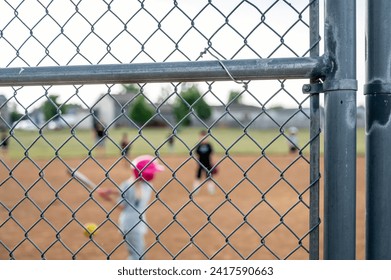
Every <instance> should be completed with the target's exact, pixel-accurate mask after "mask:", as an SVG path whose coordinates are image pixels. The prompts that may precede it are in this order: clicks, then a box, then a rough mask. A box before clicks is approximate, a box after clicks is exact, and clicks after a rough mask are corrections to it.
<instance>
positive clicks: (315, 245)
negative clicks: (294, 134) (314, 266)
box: [309, 0, 321, 260]
mask: <svg viewBox="0 0 391 280" xmlns="http://www.w3.org/2000/svg"><path fill="white" fill-rule="evenodd" d="M310 16H311V17H310V26H311V29H310V44H311V51H310V56H311V57H319V41H320V38H319V1H318V0H315V1H314V2H313V3H312V4H311V11H310ZM315 82H317V81H316V80H311V83H315ZM310 108H311V112H310V114H311V116H310V119H311V127H310V134H311V135H310V138H311V147H310V149H311V153H310V154H311V158H310V161H311V163H310V166H311V174H310V181H311V189H310V229H311V234H310V256H309V257H310V259H311V260H318V259H319V224H320V219H319V180H320V160H319V155H320V132H321V131H320V110H319V93H314V94H312V95H311V106H310Z"/></svg>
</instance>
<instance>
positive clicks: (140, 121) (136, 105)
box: [129, 95, 155, 126]
mask: <svg viewBox="0 0 391 280" xmlns="http://www.w3.org/2000/svg"><path fill="white" fill-rule="evenodd" d="M154 111H155V110H154V109H153V107H152V105H151V104H149V103H148V102H147V100H146V99H145V97H144V95H140V96H138V97H136V99H135V100H134V101H132V106H131V107H130V109H129V118H130V119H131V120H132V121H134V122H135V123H136V124H137V125H139V126H143V125H144V124H145V123H147V122H148V121H149V120H150V119H151V118H152V117H153V114H154Z"/></svg>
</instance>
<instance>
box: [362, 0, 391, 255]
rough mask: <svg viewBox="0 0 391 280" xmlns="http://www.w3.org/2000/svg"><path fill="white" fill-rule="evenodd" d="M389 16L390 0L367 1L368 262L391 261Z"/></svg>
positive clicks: (390, 39) (390, 49)
mask: <svg viewBox="0 0 391 280" xmlns="http://www.w3.org/2000/svg"><path fill="white" fill-rule="evenodd" d="M390 12H391V2H390V1H389V0H376V1H367V34H366V44H367V57H366V70H367V71H366V72H367V75H366V85H365V94H366V110H367V112H366V115H367V118H366V134H367V138H366V145H367V146H366V170H367V173H366V174H367V175H366V176H367V178H366V187H367V197H366V199H367V201H366V207H367V218H366V258H367V259H391V235H390V231H391V203H390V201H391V185H390V182H391V172H390V170H389V167H390V166H391V149H390V141H391V126H390V118H391V68H390V57H391V29H390V26H391V18H390Z"/></svg>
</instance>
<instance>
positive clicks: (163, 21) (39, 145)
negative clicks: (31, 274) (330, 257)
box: [0, 0, 321, 259]
mask: <svg viewBox="0 0 391 280" xmlns="http://www.w3.org/2000/svg"><path fill="white" fill-rule="evenodd" d="M0 14H1V17H0V49H1V52H2V55H1V57H0V66H1V68H2V69H1V71H3V72H2V73H3V74H2V78H1V80H2V82H1V86H2V87H1V88H0V93H1V95H2V99H0V112H1V116H0V125H1V128H2V131H3V133H2V139H1V147H2V157H1V161H0V258H1V259H124V258H127V257H128V256H129V253H128V248H130V250H131V251H132V252H133V257H134V256H135V255H136V256H137V258H146V259H308V258H312V259H317V258H319V202H318V196H319V194H318V192H319V190H318V183H319V177H320V175H319V154H320V151H319V147H320V146H319V141H320V125H321V124H320V115H321V111H320V109H319V99H318V95H317V94H308V95H305V94H303V93H302V91H301V87H302V85H303V84H305V83H307V82H308V79H307V78H310V76H309V75H307V76H306V75H302V74H300V69H293V70H292V69H290V68H289V67H287V69H286V71H285V70H284V65H277V66H273V62H274V58H286V59H287V60H288V61H289V59H293V60H294V59H298V61H302V60H305V59H308V61H310V62H312V60H310V59H311V58H312V57H317V56H318V55H319V53H318V52H319V51H318V44H319V35H318V27H317V26H318V22H317V21H319V14H318V1H305V0H300V1H293V2H291V1H282V0H269V1H266V0H265V1H255V0H252V1H239V0H232V1H231V0H230V1H226V0H209V1H181V0H179V1H168V0H144V1H141V0H138V1H136V0H132V1H129V0H126V1H125V0H123V1H121V0H113V1H106V0H99V1H98V0H94V1H92V0H79V1H74V0H69V1H57V0H52V1H48V0H45V1H44V0H42V1H39V0H36V1H35V0H24V1H5V0H4V1H1V2H0ZM310 19H312V21H311V22H310ZM314 19H315V20H314ZM260 61H264V62H265V63H266V64H268V65H267V67H266V68H265V70H264V71H263V72H262V71H260V70H257V68H256V67H258V63H260ZM306 61H307V60H306ZM303 65H304V63H303ZM304 66H305V65H304ZM304 66H303V67H304ZM127 67H130V68H127ZM132 67H134V68H132ZM254 67H255V68H254ZM268 67H269V68H268ZM273 67H274V68H273ZM288 68H289V69H288ZM118 69H120V70H118ZM254 69H255V70H254ZM273 69H274V71H276V69H277V70H281V71H282V72H283V74H281V75H280V77H278V79H275V78H274V79H272V78H267V79H265V78H262V77H261V76H262V75H263V76H264V77H265V76H266V77H268V76H267V74H268V73H272V72H273ZM251 71H252V72H251ZM284 71H285V72H284ZM303 71H304V70H303ZM261 72H262V73H261ZM265 73H266V74H265ZM295 73H298V74H297V75H296V74H295ZM129 75H130V76H129ZM272 76H273V75H271V76H270V77H272ZM292 77H293V78H294V79H291V78H292ZM300 77H301V78H300ZM99 127H102V128H103V129H102V131H100V132H98V131H99ZM201 131H205V134H203V135H202V136H201V137H200V132H201ZM99 133H101V134H99ZM205 141H208V143H209V144H210V145H211V147H212V149H213V154H212V163H211V166H206V165H205V164H204V162H203V161H202V159H200V158H199V156H198V154H197V150H198V148H199V146H200V144H201V143H203V142H205ZM145 154H149V155H152V156H153V162H154V163H157V162H159V163H160V165H162V166H164V169H165V170H164V171H163V172H160V173H159V174H156V178H155V179H154V180H153V182H151V183H148V184H145V185H144V187H145V188H144V191H146V192H150V193H151V195H150V199H149V200H148V201H147V202H146V205H145V207H144V208H142V210H139V209H138V208H137V207H136V206H134V205H132V204H131V203H130V202H129V201H128V200H127V197H126V195H125V193H126V192H127V191H128V192H129V193H131V192H132V193H133V191H134V192H135V193H137V189H138V186H137V183H131V182H130V183H128V184H127V187H126V188H125V190H124V188H123V184H122V182H124V181H125V180H127V179H128V178H129V177H131V176H132V171H131V170H132V169H134V168H136V166H135V162H134V159H136V158H137V157H138V156H140V155H145ZM199 166H200V168H201V171H205V172H203V173H205V175H204V176H202V177H201V178H200V179H197V178H196V175H197V170H198V168H199ZM215 171H217V172H215ZM78 174H83V175H85V176H86V177H88V178H89V180H90V181H92V185H90V184H89V182H88V181H86V180H83V178H82V177H80V176H77V175H78ZM108 190H110V193H119V194H120V196H119V199H118V200H117V199H113V200H112V201H107V200H105V199H104V197H102V193H103V194H108V193H109V191H108ZM99 194H101V195H99ZM121 194H122V195H121ZM135 195H136V196H137V194H135ZM124 203H125V204H127V205H128V207H131V208H132V209H133V210H134V211H133V212H136V216H137V218H138V221H137V222H136V224H135V225H133V226H131V227H129V228H128V229H126V230H124V229H123V228H122V227H121V226H120V220H121V214H120V213H121V209H122V208H121V207H123V204H124ZM136 208H137V209H136ZM89 223H93V224H95V225H96V227H93V232H92V233H91V234H88V233H86V230H88V229H89V227H88V224H89ZM139 228H143V230H142V231H144V233H145V235H142V239H143V240H144V241H140V240H139V241H138V242H135V243H132V242H133V241H129V238H127V237H129V236H130V235H131V233H132V232H138V231H139ZM140 243H145V244H144V245H145V246H144V247H141V249H138V248H139V247H137V246H138V245H140ZM135 244H136V245H135ZM134 252H136V253H134Z"/></svg>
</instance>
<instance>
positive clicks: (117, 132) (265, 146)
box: [9, 128, 365, 159]
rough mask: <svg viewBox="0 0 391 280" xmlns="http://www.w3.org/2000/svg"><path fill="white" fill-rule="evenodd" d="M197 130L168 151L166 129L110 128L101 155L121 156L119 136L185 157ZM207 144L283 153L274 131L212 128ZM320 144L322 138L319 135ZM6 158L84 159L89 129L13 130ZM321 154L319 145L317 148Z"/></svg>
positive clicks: (90, 146) (221, 149)
mask: <svg viewBox="0 0 391 280" xmlns="http://www.w3.org/2000/svg"><path fill="white" fill-rule="evenodd" d="M199 131H200V129H196V128H186V129H182V130H181V131H179V132H178V133H177V134H176V137H175V141H174V149H172V150H171V149H169V145H168V143H167V142H168V141H167V140H168V136H169V135H170V133H171V132H172V131H170V130H169V129H167V128H146V129H143V130H142V132H139V131H138V130H136V129H125V128H121V129H111V130H109V138H108V139H106V141H105V154H106V155H107V156H118V155H120V154H121V148H120V144H119V143H120V140H121V137H122V135H123V133H125V132H126V133H127V134H128V138H129V141H130V142H131V150H130V154H131V156H132V155H139V154H145V153H148V154H155V151H157V152H158V153H159V154H160V155H169V154H178V155H187V154H189V153H190V152H191V151H192V150H193V149H194V147H195V145H196V144H197V142H198V140H199V136H198V135H199ZM364 133H365V132H364V130H363V129H359V130H358V133H357V152H358V154H359V155H363V154H364V152H365V135H364ZM212 135H213V136H212V138H210V141H211V143H212V144H213V147H214V149H215V151H216V153H223V154H224V153H229V154H261V153H262V152H264V153H266V154H267V155H282V154H287V152H288V146H287V139H286V137H284V136H283V135H281V134H280V132H279V131H278V130H251V131H246V132H245V133H244V132H243V130H242V129H233V128H214V129H212ZM308 141H309V131H308V130H307V131H305V130H301V131H300V132H299V145H300V147H301V148H303V152H304V153H306V154H308V153H309V145H308ZM321 141H323V135H322V136H321ZM9 147H10V148H9V157H10V158H12V159H20V158H23V157H24V156H26V155H28V157H30V158H32V159H50V158H54V157H56V156H59V157H61V158H74V157H87V156H89V155H90V154H92V155H96V154H97V152H98V151H97V148H96V147H95V139H94V134H93V131H92V130H75V131H74V132H71V131H70V130H69V129H68V130H66V129H64V130H57V131H51V130H43V131H42V134H41V135H40V134H39V132H38V131H21V130H16V131H14V134H13V136H12V138H11V139H10V146H9ZM321 147H322V150H321V152H322V153H323V145H321Z"/></svg>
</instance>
